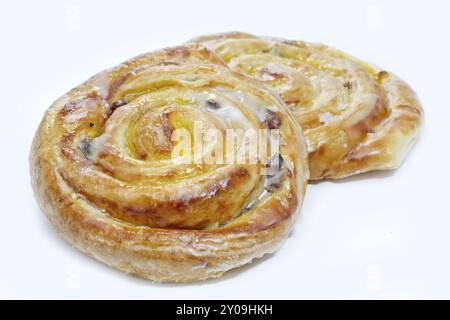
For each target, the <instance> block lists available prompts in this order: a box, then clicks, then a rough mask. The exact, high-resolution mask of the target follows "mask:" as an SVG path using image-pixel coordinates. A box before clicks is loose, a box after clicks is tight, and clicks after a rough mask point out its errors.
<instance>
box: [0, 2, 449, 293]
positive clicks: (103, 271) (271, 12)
mask: <svg viewBox="0 0 450 320" xmlns="http://www.w3.org/2000/svg"><path fill="white" fill-rule="evenodd" d="M449 12H450V4H449V2H448V1H445V0H442V1H431V0H428V1H420V2H419V1H411V0H409V1H398V0H396V1H392V0H389V1H380V0H371V1H361V0H358V1H356V0H355V1H317V0H314V1H310V0H309V1H284V0H276V1H272V2H269V1H262V0H259V1H244V0H226V1H225V0H224V1H220V2H219V1H212V0H209V1H195V0H189V1H169V0H164V1H162V0H160V1H131V0H128V1H123V2H121V3H119V2H114V1H81V0H78V1H77V0H74V1H27V2H25V1H8V2H6V1H3V2H2V4H1V8H0V35H1V37H0V41H1V42H0V43H1V46H0V55H1V56H0V58H1V59H0V64H1V65H0V67H1V69H0V72H1V77H0V88H1V95H0V103H1V111H0V117H1V125H0V133H1V135H0V136H1V143H2V146H1V156H0V161H1V162H0V170H1V178H2V179H1V184H0V188H1V190H0V191H1V193H0V194H1V207H0V208H1V209H0V212H1V220H0V298H145V299H155V298H158V299H168V298H171V299H174V298H179V299H185V298H190V299H211V298H236V299H240V298H255V299H256V298H275V299H277V298H370V299H378V298H450V275H449V272H450V256H449V253H450V250H449V246H450V205H449V201H450V199H449V198H450V194H449V187H448V182H449V180H450V176H449V172H448V168H449V164H450V152H449V146H450V143H449V135H450V134H449V132H450V105H449V104H450V102H449V101H450V100H449V92H450V81H449V71H450V68H449V61H450V44H449V31H450V19H449V17H448V16H449ZM228 30H240V31H246V32H251V33H255V34H260V35H272V36H281V37H286V38H292V39H302V40H308V41H314V42H323V43H326V44H329V45H332V46H335V47H337V48H340V49H342V50H344V51H347V52H349V53H351V54H353V55H355V56H357V57H360V58H362V59H364V60H367V61H370V62H372V63H374V64H377V65H379V66H383V67H384V68H386V69H387V70H390V71H392V72H394V73H397V74H398V75H399V76H401V77H402V78H404V79H405V80H407V81H408V82H409V83H410V84H411V85H412V87H413V88H415V89H416V91H417V93H418V94H419V96H420V98H421V100H422V102H423V105H424V108H425V118H426V123H425V125H424V127H423V130H422V133H421V136H420V139H419V141H418V143H417V145H416V146H415V148H414V149H413V150H412V152H411V153H410V155H409V157H408V158H407V160H406V162H405V163H404V165H403V166H402V167H401V168H400V169H399V170H397V171H395V172H392V173H377V174H369V175H363V176H359V177H356V178H352V179H347V180H344V181H340V182H322V183H319V184H314V185H311V186H310V187H309V189H308V191H307V195H306V199H305V205H304V207H303V209H302V218H301V220H300V221H299V222H298V224H297V225H296V227H295V230H294V232H293V234H292V236H291V237H290V238H289V239H288V241H287V242H286V244H285V245H284V246H283V247H282V248H281V250H279V251H278V252H277V253H276V254H273V255H271V256H269V257H267V258H264V259H262V260H261V261H258V262H256V263H253V264H252V265H250V266H249V267H245V268H243V269H241V270H238V271H233V272H230V273H228V274H226V275H225V276H224V277H223V278H221V279H219V280H211V281H205V282H201V283H196V284H188V285H186V284H184V285H174V284H168V285H162V284H154V283H152V282H149V281H145V280H140V279H136V278H133V277H130V276H127V275H125V274H122V273H121V272H118V271H115V270H112V269H110V268H108V267H105V266H103V265H102V264H100V263H98V262H96V261H94V260H92V259H90V258H87V257H85V256H84V255H82V254H80V253H78V252H77V251H76V250H74V249H72V248H71V247H70V246H69V245H67V244H66V243H65V242H64V241H63V240H62V239H60V238H59V237H58V236H57V235H56V234H55V233H54V232H53V230H52V229H51V228H50V226H49V224H48V223H47V221H46V220H45V218H44V217H43V215H42V214H41V213H40V211H39V209H38V207H37V205H36V203H35V201H34V198H33V195H32V191H31V187H30V178H29V171H28V152H29V148H30V144H31V140H32V137H33V135H34V131H35V129H36V128H37V126H38V124H39V121H40V120H41V117H42V115H43V113H44V111H45V109H46V108H47V107H48V106H49V105H50V104H51V103H52V102H53V101H54V100H55V99H56V98H57V97H59V96H60V95H62V94H63V93H65V92H66V91H68V90H69V89H70V88H72V87H74V86H76V85H77V84H79V83H80V82H82V81H84V80H85V79H87V78H88V77H89V76H91V75H93V74H94V73H96V72H97V71H100V70H102V69H105V68H108V67H111V66H113V65H116V64H118V63H120V62H121V61H123V60H125V59H127V58H129V57H132V56H134V55H136V54H139V53H142V52H146V51H151V50H153V49H157V48H159V47H165V46H171V45H176V44H179V43H182V42H184V41H186V40H188V39H190V38H192V37H194V36H197V35H200V34H205V33H212V32H223V31H228Z"/></svg>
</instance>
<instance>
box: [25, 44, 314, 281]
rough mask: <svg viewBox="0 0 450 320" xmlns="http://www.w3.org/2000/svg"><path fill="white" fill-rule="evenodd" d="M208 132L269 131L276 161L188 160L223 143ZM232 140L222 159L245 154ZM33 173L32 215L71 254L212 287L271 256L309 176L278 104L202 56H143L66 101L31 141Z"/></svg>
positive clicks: (189, 49)
mask: <svg viewBox="0 0 450 320" xmlns="http://www.w3.org/2000/svg"><path fill="white" fill-rule="evenodd" d="M198 123H200V124H201V125H202V126H203V127H202V129H201V130H200V131H199V132H200V140H201V142H202V143H203V142H204V143H203V144H202V146H203V149H202V151H199V150H197V149H195V147H194V148H186V149H183V148H180V149H179V148H178V147H179V146H180V145H183V144H182V140H177V139H176V138H177V136H176V135H175V133H176V132H178V133H179V132H181V133H183V132H184V133H187V135H185V136H184V138H186V139H189V137H191V138H193V139H194V138H195V137H194V135H195V125H196V124H198ZM177 129H182V131H179V130H178V131H177ZM209 129H217V130H216V131H212V132H227V131H229V130H245V132H247V131H246V130H250V129H254V130H263V131H264V130H266V131H273V130H275V131H276V132H275V133H276V134H278V139H279V140H278V142H276V141H277V140H276V139H275V140H273V142H272V140H267V141H268V145H266V150H265V151H267V150H269V149H270V150H271V149H272V147H273V145H275V144H277V145H278V147H277V149H276V150H277V151H276V152H275V153H270V152H268V151H267V152H266V153H265V154H266V155H267V157H262V156H260V154H259V153H258V156H257V157H255V158H254V160H255V161H254V162H250V161H243V162H236V161H234V162H233V161H231V162H228V161H227V162H224V161H223V159H222V161H221V160H220V158H219V157H217V159H216V160H217V161H212V162H207V161H194V162H193V160H198V156H199V155H202V156H204V155H205V154H209V155H212V156H217V154H216V153H215V151H216V150H220V149H216V147H217V145H219V141H220V140H218V139H216V140H214V139H211V140H204V139H206V138H207V137H206V138H205V136H204V133H205V132H207V131H208V130H209ZM183 130H184V131H183ZM181 136H182V134H181V135H180V137H181ZM238 140H239V139H238ZM239 141H241V142H242V141H243V142H244V143H243V144H236V145H235V147H233V145H232V144H231V147H230V146H229V145H226V147H223V149H224V150H225V151H224V154H226V155H233V154H237V153H238V151H239V150H241V149H240V148H241V147H250V146H249V142H248V141H247V140H245V139H241V140H239ZM269 147H270V148H269ZM205 149H206V151H208V152H209V153H208V152H206V153H205ZM175 150H178V151H179V153H175V156H174V151H175ZM200 158H201V157H200ZM189 159H190V160H189ZM246 159H247V158H246ZM186 160H189V161H186ZM203 160H204V159H203ZM30 166H31V176H32V185H33V189H34V192H35V196H36V198H37V200H38V203H39V206H40V208H41V209H42V211H43V212H44V213H45V214H46V216H47V217H48V219H49V221H50V223H51V224H52V225H53V226H54V228H55V229H56V230H57V231H58V232H59V233H60V234H61V235H62V236H63V237H64V238H65V239H67V240H68V241H69V242H70V243H71V244H72V245H73V246H75V247H76V248H78V249H79V250H81V251H82V252H84V253H86V254H87V255H89V256H92V257H94V258H96V259H98V260H100V261H102V262H103V263H105V264H107V265H109V266H112V267H114V268H117V269H120V270H122V271H124V272H127V273H131V274H134V275H137V276H140V277H143V278H148V279H152V280H155V281H176V282H186V281H195V280H201V279H207V278H211V277H219V276H221V275H222V274H223V273H224V272H226V271H227V270H230V269H233V268H236V267H239V266H241V265H244V264H246V263H249V262H251V261H252V260H253V259H255V258H258V257H261V256H262V255H264V254H266V253H270V252H273V251H274V250H276V249H277V248H278V247H279V246H280V244H281V242H282V240H284V239H285V238H286V236H287V234H288V233H289V231H290V229H291V227H292V225H293V222H294V220H295V218H296V216H297V215H298V211H299V208H300V206H301V204H302V201H303V195H304V192H305V188H306V184H307V181H308V176H309V172H308V165H307V152H306V143H305V141H304V139H303V136H302V133H301V129H300V126H299V125H298V124H297V122H296V121H295V119H294V118H293V117H292V115H290V113H289V112H287V109H286V106H285V105H284V103H283V102H282V101H281V100H280V99H279V98H278V96H277V95H275V94H273V93H272V92H271V91H269V90H267V89H266V88H265V87H264V86H262V85H261V84H260V83H258V82H257V81H255V80H251V79H250V78H247V77H246V76H243V75H241V74H239V73H237V72H234V71H232V70H230V69H229V68H228V67H226V66H225V65H223V63H222V61H221V59H219V58H218V57H217V56H216V55H215V54H213V53H212V52H210V51H209V50H208V49H206V48H205V47H203V46H201V45H198V44H190V45H184V46H179V47H174V48H168V49H163V50H160V51H157V52H153V53H148V54H144V55H141V56H138V57H136V58H133V59H131V60H128V61H126V62H124V63H122V64H120V65H119V66H117V67H114V68H112V69H109V70H106V71H103V72H101V73H99V74H97V75H95V76H93V77H92V78H90V79H89V80H88V81H86V82H85V83H83V84H81V85H80V86H78V87H76V88H74V89H72V90H71V91H69V92H68V93H67V94H65V95H63V96H62V97H61V98H59V99H58V100H57V101H56V102H54V104H53V105H52V106H51V107H50V108H49V109H48V110H47V111H46V113H45V116H44V118H43V120H42V122H41V124H40V126H39V128H38V130H37V133H36V135H35V138H34V141H33V145H32V149H31V154H30Z"/></svg>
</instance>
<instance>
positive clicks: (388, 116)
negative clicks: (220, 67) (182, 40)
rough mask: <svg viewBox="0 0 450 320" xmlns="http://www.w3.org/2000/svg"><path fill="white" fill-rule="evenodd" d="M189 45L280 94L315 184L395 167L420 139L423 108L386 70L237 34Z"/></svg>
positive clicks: (324, 50) (330, 52)
mask: <svg viewBox="0 0 450 320" xmlns="http://www.w3.org/2000/svg"><path fill="white" fill-rule="evenodd" d="M192 42H200V43H203V44H204V45H206V46H207V47H208V48H209V49H211V50H213V51H214V52H215V53H216V54H218V55H219V56H220V57H221V58H222V59H223V60H224V61H225V62H226V63H227V64H228V65H229V66H230V67H231V68H232V69H234V70H237V71H239V72H241V73H243V74H246V75H249V76H251V77H253V78H255V79H258V80H260V81H262V82H263V83H264V84H266V85H267V86H269V87H271V88H272V89H274V90H275V91H276V92H277V93H278V94H279V95H280V96H281V97H282V99H283V100H284V102H285V103H286V104H287V105H288V106H289V108H290V110H291V111H292V113H293V114H294V117H295V118H296V119H297V121H298V122H299V123H300V124H301V126H302V129H303V133H304V134H305V137H306V140H307V145H308V151H309V166H310V171H311V177H310V179H311V180H318V179H322V178H331V179H336V178H343V177H347V176H351V175H354V174H358V173H362V172H367V171H372V170H387V169H394V168H397V167H398V166H400V164H401V162H402V161H403V159H404V158H405V156H406V154H407V153H408V151H409V149H410V148H411V146H412V145H413V143H414V142H415V140H416V137H417V134H418V129H419V127H420V125H421V122H422V115H423V111H422V107H421V105H420V103H419V101H418V99H417V97H416V95H415V93H414V92H413V90H412V89H411V88H410V87H409V86H408V85H407V84H406V83H405V82H403V81H402V80H400V79H399V78H398V77H396V76H395V75H393V74H391V73H389V72H386V71H382V70H379V69H377V68H376V67H373V66H370V65H368V64H367V63H364V62H362V61H359V60H357V59H355V58H353V57H350V56H349V55H347V54H345V53H342V52H340V51H337V50H335V49H332V48H329V47H327V46H325V45H321V44H313V43H306V42H302V41H288V40H283V39H274V38H262V37H256V36H253V35H250V34H245V33H238V32H233V33H225V34H216V35H207V36H202V37H199V38H197V39H194V40H192Z"/></svg>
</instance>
